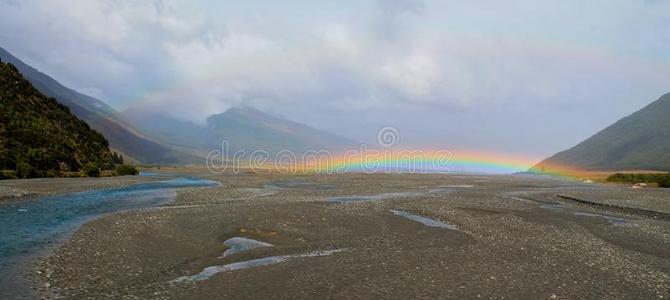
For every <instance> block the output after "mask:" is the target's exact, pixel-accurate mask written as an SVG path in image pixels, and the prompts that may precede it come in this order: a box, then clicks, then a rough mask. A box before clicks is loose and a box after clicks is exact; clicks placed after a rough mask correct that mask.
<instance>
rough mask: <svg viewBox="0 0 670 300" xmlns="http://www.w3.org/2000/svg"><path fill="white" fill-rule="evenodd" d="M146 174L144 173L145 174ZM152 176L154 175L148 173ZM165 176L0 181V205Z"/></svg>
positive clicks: (148, 180) (158, 178) (154, 179)
mask: <svg viewBox="0 0 670 300" xmlns="http://www.w3.org/2000/svg"><path fill="white" fill-rule="evenodd" d="M146 173H147V172H145V174H146ZM149 174H150V175H153V174H155V173H149ZM164 178H165V176H141V175H140V176H116V177H98V178H92V177H71V178H31V179H5V180H0V203H2V202H3V201H21V200H28V199H34V198H39V197H45V196H55V195H63V194H68V193H74V192H82V191H90V190H98V189H106V188H114V187H122V186H128V185H131V184H137V183H142V182H150V181H156V180H161V179H164Z"/></svg>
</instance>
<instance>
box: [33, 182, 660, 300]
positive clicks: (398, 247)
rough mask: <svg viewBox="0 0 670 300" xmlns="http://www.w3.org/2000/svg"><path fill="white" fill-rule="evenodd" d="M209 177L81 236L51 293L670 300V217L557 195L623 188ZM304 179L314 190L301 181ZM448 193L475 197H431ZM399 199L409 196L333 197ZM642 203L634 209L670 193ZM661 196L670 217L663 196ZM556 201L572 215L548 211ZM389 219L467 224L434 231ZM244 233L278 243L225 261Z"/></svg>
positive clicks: (593, 194) (654, 193)
mask: <svg viewBox="0 0 670 300" xmlns="http://www.w3.org/2000/svg"><path fill="white" fill-rule="evenodd" d="M201 175H203V174H201ZM203 176H205V175H203ZM206 176H207V177H211V178H214V179H217V180H219V181H221V182H222V183H223V186H221V187H214V188H205V189H188V190H182V191H181V192H180V193H179V195H178V198H177V201H176V202H174V203H172V204H170V205H168V206H166V207H163V208H160V209H151V210H142V211H134V212H125V213H120V214H115V215H110V216H106V217H103V218H100V219H97V220H95V221H92V222H90V223H88V224H87V225H85V226H84V227H82V228H81V229H80V230H79V231H77V232H76V233H75V234H74V236H73V237H72V238H71V240H70V241H68V242H67V243H65V244H64V245H63V246H61V247H60V248H59V249H58V250H56V251H55V252H54V253H53V255H52V256H51V257H49V258H47V259H44V260H43V261H40V262H39V263H37V265H36V267H35V269H36V271H37V272H39V277H40V279H41V281H40V283H39V286H40V288H41V292H42V293H43V294H44V295H46V296H61V297H67V298H127V299H133V298H169V299H221V298H226V299H228V298H232V299H248V298H254V299H258V298H261V299H263V298H272V299H295V298H305V299H313V298H338V299H339V298H345V299H369V298H392V299H407V298H426V299H434V298H480V297H481V298H493V299H504V298H508V299H509V298H632V299H650V298H662V297H665V298H668V297H670V223H669V222H666V221H662V220H655V219H652V218H647V217H645V216H639V215H635V214H625V213H620V212H616V211H608V210H600V209H598V208H595V207H591V206H583V205H578V204H575V203H570V202H566V201H563V200H561V199H560V198H557V197H556V195H557V194H560V193H588V197H589V199H593V200H594V201H610V200H609V199H610V195H612V194H617V193H618V191H617V190H613V189H615V188H613V187H607V186H584V185H582V184H577V183H574V182H570V181H559V180H552V179H547V178H534V177H528V176H460V175H459V176H457V175H398V174H375V175H365V174H343V175H314V176H297V177H296V176H287V175H259V174H252V173H245V174H239V175H232V174H231V175H220V176H213V175H206ZM295 180H299V181H298V182H301V184H290V182H295ZM278 182H279V184H278ZM281 182H288V183H284V184H282V183H281ZM305 182H308V183H313V184H306V183H305ZM270 183H272V184H270ZM444 186H461V187H460V188H458V189H457V190H454V191H450V192H449V193H425V194H424V195H423V196H417V195H416V193H423V192H425V191H427V190H431V189H436V188H440V187H444ZM468 186H472V187H468ZM388 193H410V194H407V195H410V196H407V197H393V198H384V197H380V199H379V200H378V201H362V202H354V203H331V202H329V201H328V199H331V198H332V197H345V196H346V197H350V196H374V195H381V194H388ZM631 193H632V192H631ZM634 193H636V194H630V195H631V196H630V197H631V200H630V201H632V202H634V199H636V197H638V198H640V199H651V197H661V198H663V197H668V195H669V194H668V192H667V191H660V190H657V189H640V190H636V191H635V192H634ZM400 195H401V194H400ZM665 199H668V198H665ZM644 201H647V200H643V202H644ZM651 202H654V205H655V206H654V208H655V209H659V210H667V209H668V205H664V204H663V203H664V202H663V201H661V200H658V201H651ZM644 203H647V202H644ZM665 203H667V202H665ZM547 204H554V205H561V206H563V207H566V208H568V209H569V210H568V212H569V213H566V211H561V210H552V209H547V208H543V207H542V206H543V205H547ZM633 204H636V203H633ZM631 205H632V204H631ZM640 205H646V204H640ZM389 210H397V211H403V212H407V213H411V214H414V215H418V216H423V217H425V218H430V219H433V220H439V221H441V222H444V223H448V224H452V225H454V226H456V227H457V228H458V229H459V230H450V229H444V228H437V227H428V226H425V225H423V224H421V223H419V222H415V221H413V220H409V219H406V218H403V217H401V216H396V215H394V214H393V213H391V212H389ZM573 211H574V212H579V214H575V213H572V212H573ZM594 214H600V215H607V216H612V217H615V218H618V219H622V220H625V221H626V226H618V225H615V224H612V222H608V219H607V218H602V217H594V216H593V215H594ZM231 237H246V238H250V239H254V240H258V241H263V242H266V243H270V244H272V245H274V246H273V247H261V248H256V249H250V250H248V251H244V252H241V253H237V254H235V255H231V256H226V257H221V253H223V252H224V251H225V250H226V249H227V248H226V246H225V245H224V244H223V242H224V241H225V240H227V239H229V238H231ZM334 249H347V250H346V251H341V252H337V253H333V254H332V255H328V256H320V257H309V258H304V259H303V258H296V259H290V260H288V261H285V262H281V263H276V264H271V265H262V266H258V267H255V268H246V269H241V270H234V271H226V272H221V273H217V274H215V275H213V276H211V277H210V278H208V279H206V280H203V281H197V282H174V280H175V279H177V278H179V277H182V276H192V275H195V274H198V273H199V272H201V271H202V270H204V269H205V268H207V267H210V266H222V265H229V264H234V263H237V262H242V261H250V260H254V259H260V258H264V257H273V256H290V255H299V254H304V253H312V252H314V251H329V250H334ZM291 257H293V256H291ZM47 286H48V288H46V287H47Z"/></svg>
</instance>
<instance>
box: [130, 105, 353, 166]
mask: <svg viewBox="0 0 670 300" xmlns="http://www.w3.org/2000/svg"><path fill="white" fill-rule="evenodd" d="M124 114H125V115H126V116H127V117H128V119H129V120H131V121H132V122H133V123H134V124H137V126H138V127H140V128H141V129H142V130H143V131H145V132H147V133H148V134H150V135H151V136H154V137H156V138H157V139H158V140H160V141H161V142H163V143H166V144H169V145H171V146H174V147H177V148H179V149H182V150H185V151H192V152H194V153H198V154H200V155H205V154H206V153H208V152H209V151H211V150H214V149H220V148H221V146H222V143H223V142H224V141H225V142H226V143H227V145H228V150H229V151H230V152H231V153H230V154H231V155H232V153H233V152H235V151H238V150H245V151H247V154H248V153H249V152H251V151H255V150H264V151H267V152H268V153H270V154H276V153H277V152H279V151H282V150H289V151H292V152H294V153H296V154H298V155H301V154H302V153H304V152H305V151H308V150H327V151H331V152H338V151H341V150H345V149H348V148H350V147H353V146H355V145H356V142H355V141H353V140H351V139H348V138H345V137H341V136H338V135H335V134H331V133H328V132H325V131H321V130H318V129H315V128H312V127H310V126H307V125H305V124H301V123H297V122H293V121H290V120H286V119H283V118H279V117H276V116H272V115H269V114H267V113H264V112H262V111H260V110H258V109H255V108H251V107H248V106H240V107H233V108H230V109H228V110H226V111H225V112H223V113H220V114H215V115H212V116H210V117H209V118H208V119H207V121H206V123H205V124H202V125H201V124H197V123H194V122H190V121H184V120H177V119H174V118H170V117H168V116H164V115H162V114H160V113H155V112H145V111H142V110H139V109H129V110H127V111H125V112H124Z"/></svg>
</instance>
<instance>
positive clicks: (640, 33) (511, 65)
mask: <svg viewBox="0 0 670 300" xmlns="http://www.w3.org/2000/svg"><path fill="white" fill-rule="evenodd" d="M654 2H655V3H654V5H648V4H645V2H641V3H638V4H636V3H634V2H632V1H614V2H611V1H594V2H589V3H587V4H584V3H583V2H581V1H561V2H560V3H550V4H540V3H537V2H535V1H530V0H525V1H521V0H519V1H512V2H505V3H504V4H503V3H501V2H498V1H495V2H494V1H491V2H488V1H484V2H482V1H477V2H466V3H464V2H462V1H413V0H394V1H378V2H355V3H353V2H352V3H345V2H342V3H337V4H323V3H322V4H318V3H303V4H300V5H298V4H278V3H276V4H260V3H256V2H254V1H251V2H249V3H235V2H226V1H224V2H220V1H192V2H176V1H175V2H173V1H122V2H119V1H103V0H101V1H88V0H75V1H57V0H44V1H37V0H26V1H21V2H12V1H6V0H5V1H0V26H1V27H2V28H7V29H9V30H3V31H2V32H0V43H1V45H2V46H3V47H5V48H7V49H8V50H9V51H11V52H13V53H14V54H15V55H17V56H19V57H20V58H22V59H24V60H25V61H26V62H28V63H30V64H32V65H33V66H34V67H36V68H38V69H40V70H42V71H44V72H46V73H48V74H50V75H52V76H53V77H55V78H57V79H58V80H59V81H61V82H63V83H64V84H66V85H68V86H71V87H74V88H77V89H79V90H81V91H84V92H89V93H92V94H94V96H97V97H101V98H102V99H103V100H105V101H107V102H108V103H110V104H111V105H112V106H115V107H117V108H119V109H121V110H122V109H124V108H127V107H133V108H141V109H148V110H154V111H160V112H163V113H166V114H168V115H171V116H173V117H177V118H181V119H188V120H193V121H197V122H202V121H203V120H204V119H205V118H206V117H207V116H208V115H211V114H214V113H219V112H221V111H223V110H225V109H227V108H229V107H231V106H234V105H239V104H242V103H244V104H250V105H253V106H257V107H259V108H261V109H264V110H266V111H269V112H271V113H274V114H277V115H281V116H285V117H288V118H291V119H294V120H297V121H301V122H306V123H309V124H310V125H313V126H316V127H320V128H323V129H327V130H330V131H334V132H337V133H341V134H344V135H348V136H351V137H354V138H357V139H359V140H365V139H366V138H374V132H375V129H376V128H378V127H379V126H382V125H389V124H391V125H395V126H396V127H400V129H401V131H402V132H405V134H406V135H407V138H406V139H404V141H407V142H408V143H414V144H417V145H420V144H421V145H425V144H438V145H446V146H454V147H455V146H459V147H478V148H488V149H493V150H501V151H516V152H522V153H528V154H533V155H545V154H549V153H551V152H555V151H558V150H561V149H562V148H565V147H567V146H570V145H571V144H573V143H575V142H577V141H579V140H580V139H582V138H584V137H587V136H588V135H590V134H592V133H595V131H597V130H598V129H601V128H602V127H603V126H605V125H607V124H608V123H609V122H612V121H614V120H616V119H617V118H619V117H621V116H624V115H626V114H628V113H630V112H632V111H633V110H634V109H635V108H639V107H641V106H643V105H644V104H646V103H648V102H650V101H652V100H654V99H655V98H656V97H658V96H660V95H661V94H662V93H664V92H667V90H665V89H667V82H670V58H669V57H668V56H667V45H666V43H665V42H667V40H668V38H670V30H669V29H667V28H670V22H669V21H668V20H669V19H670V5H669V4H668V3H667V2H661V1H654ZM664 41H665V42H664ZM567 118H569V119H570V120H571V122H567V123H566V122H565V120H566V119H567ZM538 123H539V124H538ZM537 126H542V127H543V128H545V130H537V129H536V128H535V127H537ZM529 127H532V128H529ZM547 136H551V137H552V138H551V139H547V138H546V137H547ZM533 145H535V146H533Z"/></svg>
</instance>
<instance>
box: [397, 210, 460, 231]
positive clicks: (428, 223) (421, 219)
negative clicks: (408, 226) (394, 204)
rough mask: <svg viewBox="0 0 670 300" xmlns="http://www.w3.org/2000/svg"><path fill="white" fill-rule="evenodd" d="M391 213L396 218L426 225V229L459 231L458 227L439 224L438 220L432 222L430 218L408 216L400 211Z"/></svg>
mask: <svg viewBox="0 0 670 300" xmlns="http://www.w3.org/2000/svg"><path fill="white" fill-rule="evenodd" d="M389 211H390V212H391V213H393V214H394V215H396V216H401V217H403V218H407V219H410V220H412V221H415V222H419V223H421V224H423V225H426V226H428V227H435V228H444V229H451V230H459V229H458V227H456V226H455V225H451V224H447V223H444V222H440V221H438V220H433V219H430V218H426V217H424V216H419V215H415V214H410V213H408V212H404V211H400V210H389Z"/></svg>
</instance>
